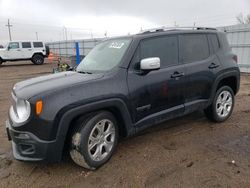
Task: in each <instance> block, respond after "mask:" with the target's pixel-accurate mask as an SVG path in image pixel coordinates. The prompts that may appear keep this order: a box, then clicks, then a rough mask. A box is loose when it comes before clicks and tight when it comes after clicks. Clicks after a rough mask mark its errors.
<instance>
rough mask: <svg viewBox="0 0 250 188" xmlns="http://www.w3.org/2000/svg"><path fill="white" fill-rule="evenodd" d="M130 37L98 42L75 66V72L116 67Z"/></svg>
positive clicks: (101, 70)
mask: <svg viewBox="0 0 250 188" xmlns="http://www.w3.org/2000/svg"><path fill="white" fill-rule="evenodd" d="M130 42H131V39H111V40H107V41H104V42H102V43H100V44H98V45H97V46H96V47H95V48H93V50H91V51H90V52H89V54H88V55H87V56H86V57H85V58H84V59H83V60H82V61H81V63H80V64H79V65H78V66H77V68H76V71H77V72H90V73H92V72H104V71H108V70H111V69H112V68H114V67H116V66H117V65H118V64H119V63H120V61H121V59H122V57H123V55H124V54H125V52H126V50H127V49H128V46H129V44H130Z"/></svg>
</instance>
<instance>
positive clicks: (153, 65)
mask: <svg viewBox="0 0 250 188" xmlns="http://www.w3.org/2000/svg"><path fill="white" fill-rule="evenodd" d="M140 67H141V70H143V71H152V70H158V69H160V68H161V60H160V58H159V57H150V58H145V59H142V60H141V62H140Z"/></svg>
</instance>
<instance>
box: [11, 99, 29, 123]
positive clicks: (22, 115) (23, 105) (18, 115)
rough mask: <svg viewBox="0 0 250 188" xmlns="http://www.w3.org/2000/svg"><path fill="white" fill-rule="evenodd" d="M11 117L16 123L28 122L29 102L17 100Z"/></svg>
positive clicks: (12, 107) (12, 108)
mask: <svg viewBox="0 0 250 188" xmlns="http://www.w3.org/2000/svg"><path fill="white" fill-rule="evenodd" d="M10 116H11V119H12V120H13V121H15V122H16V123H22V122H24V121H26V120H27V119H28V118H29V116H30V103H29V102H28V101H27V100H22V99H17V100H16V104H15V106H11V108H10Z"/></svg>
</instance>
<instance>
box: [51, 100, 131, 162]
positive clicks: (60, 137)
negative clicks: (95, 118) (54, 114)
mask: <svg viewBox="0 0 250 188" xmlns="http://www.w3.org/2000/svg"><path fill="white" fill-rule="evenodd" d="M107 108H115V109H117V110H119V112H120V115H121V116H122V120H123V124H124V126H125V130H126V132H127V133H126V136H131V135H133V134H135V128H134V127H133V123H132V119H131V116H130V113H129V110H128V108H127V105H126V104H125V102H124V101H123V100H122V99H119V98H114V99H106V100H102V101H97V102H92V103H88V104H85V105H80V106H77V107H73V108H71V109H69V110H67V111H66V112H64V113H63V114H62V115H61V117H60V120H59V122H58V130H57V136H56V147H57V154H58V160H60V159H61V157H62V152H63V149H64V145H65V141H66V137H67V134H68V131H69V128H70V123H71V122H72V120H73V119H74V118H76V117H78V116H80V115H83V114H87V113H90V112H94V111H99V110H103V109H107Z"/></svg>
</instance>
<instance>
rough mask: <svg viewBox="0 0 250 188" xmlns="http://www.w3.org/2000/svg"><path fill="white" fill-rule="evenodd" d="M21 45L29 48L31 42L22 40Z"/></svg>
mask: <svg viewBox="0 0 250 188" xmlns="http://www.w3.org/2000/svg"><path fill="white" fill-rule="evenodd" d="M22 47H23V48H31V43H30V42H22Z"/></svg>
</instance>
